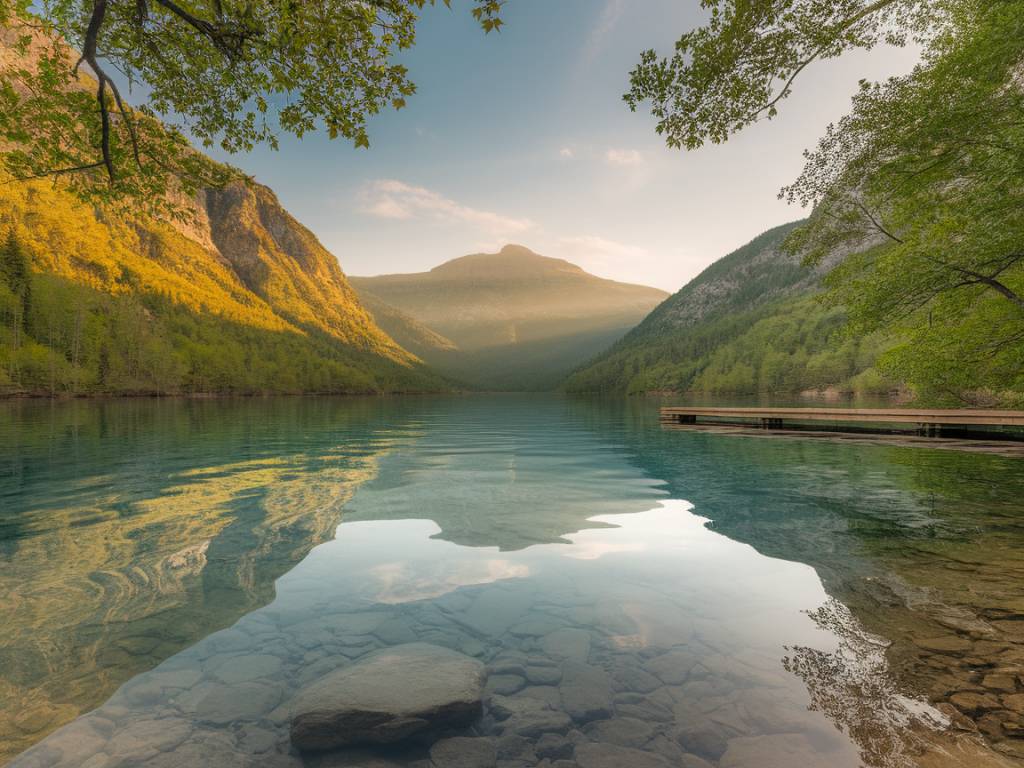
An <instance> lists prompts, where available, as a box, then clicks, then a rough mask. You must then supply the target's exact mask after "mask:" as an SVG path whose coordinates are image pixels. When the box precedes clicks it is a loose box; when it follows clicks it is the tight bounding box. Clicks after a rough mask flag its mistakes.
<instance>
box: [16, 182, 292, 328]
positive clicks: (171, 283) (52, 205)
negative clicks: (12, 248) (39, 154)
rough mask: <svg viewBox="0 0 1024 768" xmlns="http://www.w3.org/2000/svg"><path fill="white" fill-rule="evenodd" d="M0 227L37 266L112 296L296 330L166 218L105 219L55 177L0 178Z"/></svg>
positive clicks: (38, 268) (261, 325) (252, 324)
mask: <svg viewBox="0 0 1024 768" xmlns="http://www.w3.org/2000/svg"><path fill="white" fill-rule="evenodd" d="M0 206H2V207H0V231H3V232H6V231H7V229H8V228H11V227H13V228H14V231H15V232H16V233H17V235H18V239H19V240H20V241H21V242H22V244H23V245H24V247H25V248H27V249H28V250H29V252H30V253H31V254H32V262H33V267H34V268H35V270H36V271H37V272H45V273H50V274H54V275H57V276H59V277H65V278H68V279H69V280H72V281H74V282H75V283H78V284H80V285H84V286H88V287H90V288H95V289H97V290H100V291H104V292H107V293H111V294H114V295H119V294H126V293H133V292H136V291H139V290H142V291H149V292H154V293H159V294H161V295H163V296H165V297H167V298H168V299H170V300H171V301H173V302H175V303H177V304H181V305H182V306H184V307H187V308H189V309H192V310H195V311H197V312H212V313H215V314H217V315H220V316H221V317H223V318H225V319H228V320H232V321H235V322H239V323H244V324H246V325H251V326H255V327H257V328H265V329H268V330H275V331H282V330H286V329H288V330H296V331H297V330H298V329H297V328H296V327H295V326H293V325H291V324H290V323H288V322H287V321H285V320H284V319H282V318H281V317H279V316H277V315H275V314H274V311H273V310H272V309H271V308H270V306H269V305H268V304H267V303H266V302H265V301H263V300H261V299H259V298H258V297H256V296H253V295H252V293H251V292H250V291H248V290H247V289H246V288H245V286H244V285H242V284H241V282H239V280H238V278H237V277H235V276H234V275H233V274H232V273H231V271H230V270H229V269H228V268H227V267H226V266H225V265H224V264H222V263H218V262H217V261H216V260H214V259H212V258H211V257H210V255H209V254H208V253H207V252H205V250H204V249H203V247H202V246H201V245H200V244H199V243H197V242H195V241H193V240H190V239H188V238H186V237H184V236H182V235H181V234H179V233H178V232H176V231H174V230H173V229H172V228H171V227H170V226H168V225H162V224H157V223H156V222H146V224H145V225H135V226H133V225H132V224H134V222H133V223H127V222H120V221H113V220H107V219H106V218H105V217H104V216H103V214H102V212H99V211H96V210H93V209H91V208H88V207H86V206H84V205H81V204H80V203H79V202H78V201H77V200H76V199H74V198H73V197H72V196H71V195H69V194H68V193H67V192H65V191H63V190H62V189H61V188H60V187H59V186H56V185H54V184H52V183H50V182H42V181H39V182H30V183H7V184H0Z"/></svg>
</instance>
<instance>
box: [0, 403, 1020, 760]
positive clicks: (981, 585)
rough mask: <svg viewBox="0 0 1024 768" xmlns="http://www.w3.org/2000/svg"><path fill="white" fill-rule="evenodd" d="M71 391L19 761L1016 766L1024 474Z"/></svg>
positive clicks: (22, 695) (10, 620) (37, 505)
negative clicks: (73, 398)
mask: <svg viewBox="0 0 1024 768" xmlns="http://www.w3.org/2000/svg"><path fill="white" fill-rule="evenodd" d="M76 406H77V407H78V408H79V409H80V410H78V411H75V412H71V411H61V412H59V413H55V412H54V411H52V410H51V411H45V412H44V411H40V410H33V409H32V408H31V407H28V406H21V407H23V408H28V410H26V411H19V412H18V413H17V414H15V418H13V419H12V421H11V423H13V424H15V425H16V429H17V430H18V431H17V432H16V433H15V436H16V437H17V438H18V439H17V440H14V441H8V442H7V443H6V445H12V446H14V449H7V450H8V451H9V453H7V454H6V455H4V456H3V463H2V464H0V468H2V469H3V475H0V482H2V483H3V485H0V490H2V492H0V500H2V501H3V502H4V503H5V505H7V508H8V509H11V508H12V507H13V505H15V504H17V505H19V506H18V509H17V511H18V513H19V514H18V515H17V516H15V515H13V514H11V513H9V512H4V513H3V516H2V517H0V558H3V562H4V565H3V571H4V572H6V574H8V576H7V577H5V576H0V595H4V596H5V599H4V600H0V620H2V621H3V622H4V624H5V626H7V627H8V628H9V632H8V633H7V634H6V639H4V640H0V662H2V663H0V743H3V744H4V745H5V750H4V752H0V760H2V759H4V758H5V757H6V759H8V760H10V765H11V766H16V767H17V768H37V767H39V768H42V767H43V766H53V767H55V768H56V767H57V766H69V767H70V766H75V767H76V768H77V767H79V766H81V767H83V768H127V767H128V766H140V767H145V768H150V767H152V768H168V767H170V766H182V767H184V766H194V765H216V766H228V767H230V766H239V767H243V766H245V767H247V766H252V767H253V768H255V767H256V766H268V768H274V767H276V766H282V768H284V767H286V766H292V767H294V768H300V767H301V766H322V767H323V768H330V767H332V766H337V767H338V768H342V767H344V766H350V767H351V768H357V767H360V766H361V767H363V768H396V767H398V766H415V767H416V768H434V767H436V768H485V767H487V768H491V767H500V768H520V767H522V766H546V767H548V768H605V767H606V766H607V767H611V766H629V767H630V768H647V767H648V766H650V767H651V768H662V767H664V766H682V767H683V768H708V766H717V767H718V768H744V767H749V768H755V767H757V768H775V767H776V766H778V767H779V768H782V767H783V766H786V767H788V766H801V767H802V768H817V767H818V766H821V767H822V768H824V767H825V766H828V767H829V768H831V767H833V766H836V767H839V768H843V767H844V766H851V768H853V767H855V766H862V765H863V766H879V767H882V768H888V767H889V766H892V767H894V768H902V767H903V766H908V767H909V766H924V767H925V768H941V767H943V766H951V767H952V766H963V767H964V768H968V767H969V766H970V767H974V766H978V767H979V768H988V767H989V766H991V767H992V768H996V767H1007V766H1016V765H1021V764H1024V603H1022V600H1024V590H1022V589H1021V586H1020V585H1021V584H1022V583H1024V554H1021V553H1022V552H1024V549H1022V548H1021V547H1020V544H1021V543H1024V502H1022V501H1021V499H1022V498H1024V496H1022V495H1018V491H1019V490H1020V489H1021V488H1024V469H1021V468H1019V467H1018V464H1017V462H1018V461H1019V459H1013V458H1006V457H998V456H977V455H969V454H959V453H956V452H953V451H930V450H928V449H927V448H919V447H914V448H901V447H887V446H884V445H844V444H825V443H815V444H808V443H806V442H801V441H798V440H788V441H778V442H776V441H771V440H764V439H759V440H746V439H744V438H742V437H739V436H718V435H709V434H688V435H687V434H681V433H677V432H671V431H666V430H661V429H660V428H659V426H658V425H657V414H656V410H655V409H654V408H653V406H649V405H634V406H629V407H626V406H622V405H621V404H616V405H608V404H604V403H593V402H586V401H573V400H564V399H561V398H510V397H506V398H483V397H481V398H453V399H424V400H423V401H422V402H415V401H414V402H408V401H407V402H403V403H393V402H390V401H376V402H363V401H358V400H351V401H344V400H341V401H335V400H327V401H321V402H313V403H310V402H306V403H301V402H296V401H284V402H279V401H267V402H265V403H243V404H216V403H213V404H211V403H205V404H134V405H133V404H129V403H123V404H120V403H113V404H104V405H103V406H102V408H105V409H107V410H106V411H100V410H98V409H99V408H101V406H98V405H97V406H90V405H88V404H76ZM160 409H164V410H160ZM43 427H45V429H43ZM40 434H44V435H46V437H45V439H41V438H40V437H39V435H40Z"/></svg>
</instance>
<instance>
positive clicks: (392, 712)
mask: <svg viewBox="0 0 1024 768" xmlns="http://www.w3.org/2000/svg"><path fill="white" fill-rule="evenodd" d="M483 685H484V666H483V664H481V663H480V662H479V661H477V660H476V659H473V658H470V657H468V656H465V655H463V654H461V653H458V652H456V651H452V650H449V649H447V648H441V647H439V646H436V645H429V644H427V643H409V644H407V645H399V646H395V647H394V648H388V649H385V650H381V651H377V652H375V653H371V654H369V655H368V656H366V657H365V658H364V659H361V660H360V661H358V662H357V663H355V664H353V665H351V666H348V667H344V668H342V669H339V670H337V671H335V672H332V673H330V674H329V675H327V676H326V677H324V678H323V679H321V680H319V681H318V682H316V683H313V684H312V685H310V686H309V687H308V688H306V689H305V690H303V691H301V692H300V693H299V694H298V695H297V696H296V698H295V702H294V703H293V705H292V719H291V740H292V743H293V744H294V745H295V746H296V747H298V748H299V749H300V750H304V751H319V750H328V749H335V748H338V747H344V746H349V745H354V744H390V743H393V742H397V741H401V740H403V739H406V738H408V737H410V736H414V735H417V734H422V733H425V732H434V731H440V730H444V729H447V728H457V727H463V726H466V725H469V724H470V723H471V722H473V720H475V719H476V718H477V717H479V716H480V714H481V710H482V697H483Z"/></svg>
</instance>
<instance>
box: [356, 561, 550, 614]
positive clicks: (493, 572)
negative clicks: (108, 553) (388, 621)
mask: <svg viewBox="0 0 1024 768" xmlns="http://www.w3.org/2000/svg"><path fill="white" fill-rule="evenodd" d="M369 574H370V576H372V577H373V578H374V579H376V580H377V581H378V589H377V591H376V593H375V594H374V593H372V591H371V594H368V595H367V597H371V598H372V599H373V600H375V601H377V602H379V603H390V604H394V603H408V602H411V601H413V600H425V599H427V598H432V597H440V596H441V595H444V594H447V593H449V592H452V591H454V590H456V589H458V588H459V587H468V586H473V585H477V584H491V583H493V582H495V581H502V580H504V579H523V578H526V577H527V576H529V575H530V568H529V566H526V565H524V564H522V563H512V562H510V561H509V560H502V559H488V560H480V561H476V562H473V561H470V562H437V563H433V564H432V567H424V564H423V563H416V564H413V563H408V562H391V563H381V564H380V565H376V566H374V567H373V568H371V569H370V571H369Z"/></svg>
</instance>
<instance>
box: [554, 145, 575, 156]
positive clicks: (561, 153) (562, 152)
mask: <svg viewBox="0 0 1024 768" xmlns="http://www.w3.org/2000/svg"><path fill="white" fill-rule="evenodd" d="M575 154H576V153H575V152H573V151H572V147H562V148H561V149H560V150H558V155H559V157H568V158H571V157H573V156H575Z"/></svg>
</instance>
